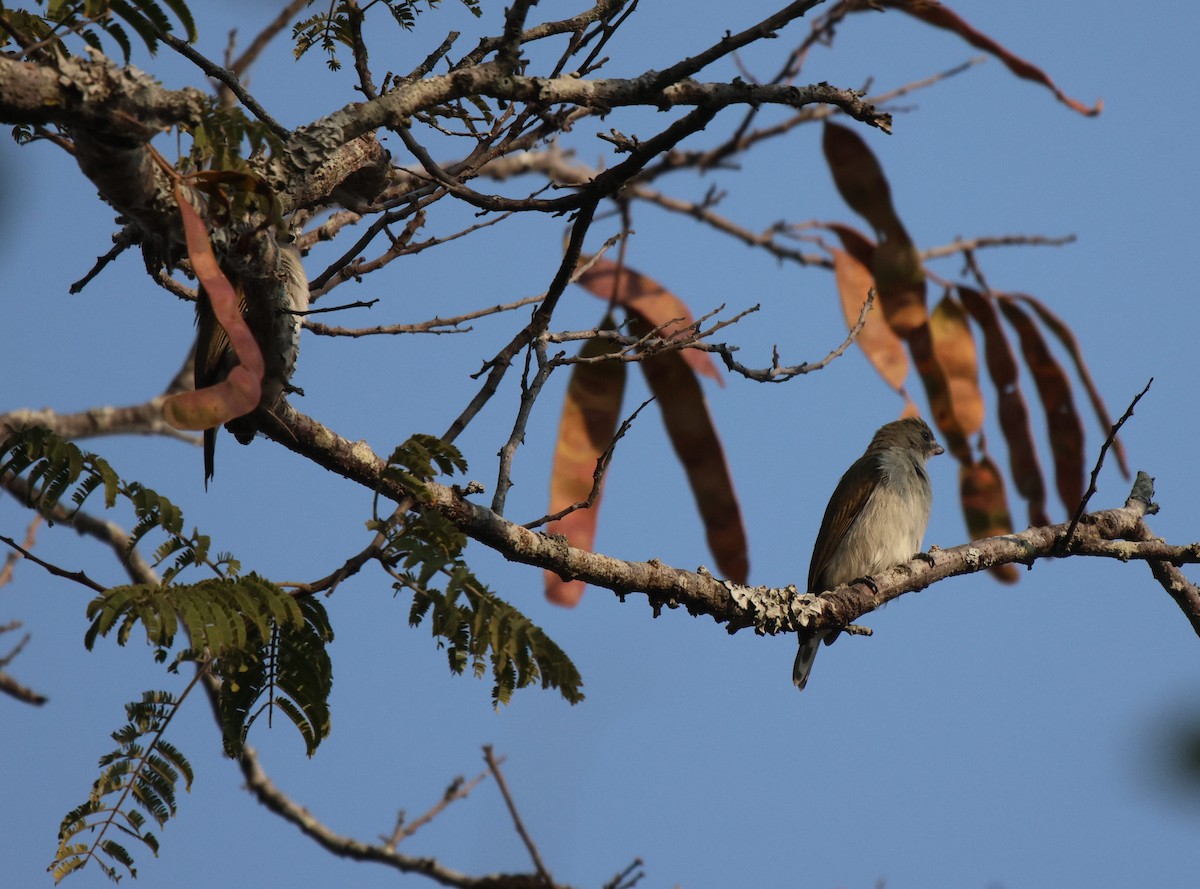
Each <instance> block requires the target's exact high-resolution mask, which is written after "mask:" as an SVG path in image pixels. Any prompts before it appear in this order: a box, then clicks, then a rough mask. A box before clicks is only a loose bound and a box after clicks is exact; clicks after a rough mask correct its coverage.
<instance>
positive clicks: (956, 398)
mask: <svg viewBox="0 0 1200 889" xmlns="http://www.w3.org/2000/svg"><path fill="white" fill-rule="evenodd" d="M929 332H930V337H931V339H932V341H933V351H934V353H935V354H936V355H937V359H938V364H940V365H941V366H942V370H943V371H944V372H945V375H946V383H947V387H948V389H949V394H950V406H951V408H952V409H953V411H954V416H955V418H956V419H957V420H958V428H959V429H961V430H962V432H963V434H964V435H974V434H975V433H976V432H978V431H979V430H980V429H982V428H983V418H984V416H985V415H986V413H987V411H986V409H985V408H984V404H983V392H982V391H981V390H980V388H979V356H978V355H977V354H976V351H975V338H974V337H973V336H971V327H970V325H969V324H968V323H967V313H966V312H965V311H964V310H963V307H962V305H961V304H960V303H959V302H958V301H957V300H956V299H954V298H953V297H951V296H949V295H947V296H945V297H943V299H942V301H941V302H939V303H938V304H937V307H936V308H934V310H933V315H932V316H931V317H930V319H929Z"/></svg>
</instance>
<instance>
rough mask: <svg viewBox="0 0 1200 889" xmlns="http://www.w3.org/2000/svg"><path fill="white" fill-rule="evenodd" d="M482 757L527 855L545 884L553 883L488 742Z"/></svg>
mask: <svg viewBox="0 0 1200 889" xmlns="http://www.w3.org/2000/svg"><path fill="white" fill-rule="evenodd" d="M483 758H484V760H486V761H487V765H488V770H489V771H490V772H491V773H492V777H493V778H495V779H496V786H497V787H499V788H500V793H501V794H502V795H503V796H504V804H505V805H506V806H508V814H509V815H510V816H512V820H513V827H514V828H516V831H517V834H518V835H519V836H520V837H521V842H523V843H524V844H525V848H526V849H528V850H529V857H530V858H531V859H533V866H534V867H535V868H536V869H537V872H538V875H539V876H540V877H541V878H542V880H544V881H545V883H546V884H547V885H553V884H554V880H553V879H552V878H551V876H550V872H549V871H548V870H546V865H545V863H544V862H543V861H542V856H541V855H540V854H539V853H538V850H537V846H536V845H534V842H533V839H532V838H531V837H530V836H529V831H527V830H526V829H525V824H524V823H523V822H522V821H521V813H520V812H518V811H517V804H516V803H515V802H513V798H512V794H511V793H509V791H508V782H507V781H505V780H504V773H503V772H501V771H500V763H498V762H497V761H496V757H495V756H494V755H493V754H492V747H491V745H490V744H485V745H484V747H483Z"/></svg>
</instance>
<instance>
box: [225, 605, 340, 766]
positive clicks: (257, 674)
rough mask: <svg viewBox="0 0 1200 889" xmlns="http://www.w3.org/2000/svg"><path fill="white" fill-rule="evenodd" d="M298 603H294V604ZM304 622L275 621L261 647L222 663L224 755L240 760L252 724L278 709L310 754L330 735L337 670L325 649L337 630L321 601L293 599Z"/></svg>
mask: <svg viewBox="0 0 1200 889" xmlns="http://www.w3.org/2000/svg"><path fill="white" fill-rule="evenodd" d="M293 601H295V600H293ZM295 604H296V605H297V606H298V608H299V611H300V619H299V620H297V621H291V622H288V623H279V622H277V623H275V624H274V626H272V628H271V632H270V633H269V634H265V635H263V636H262V637H260V639H259V640H258V644H257V645H254V646H247V647H244V648H241V649H238V650H237V651H235V652H232V653H231V654H229V655H227V656H226V657H225V658H224V659H223V660H222V661H221V662H220V664H219V669H220V674H221V699H220V713H221V729H222V732H223V735H224V743H225V752H226V753H227V754H228V755H229V756H240V755H241V752H242V748H243V746H244V745H245V743H246V735H247V734H248V733H249V731H250V726H252V725H253V724H254V721H255V720H256V719H258V717H259V716H261V715H262V714H263V713H264V712H265V713H267V714H268V715H267V719H268V722H269V721H270V714H271V713H272V712H274V710H275V709H278V710H280V711H281V712H282V713H283V714H284V715H285V716H286V717H287V718H288V719H290V720H291V721H292V723H293V724H294V725H295V726H296V728H297V729H298V730H299V732H300V735H301V737H303V738H304V744H305V747H306V748H307V751H308V755H309V756H312V755H313V753H315V752H316V749H317V745H319V744H320V743H321V741H322V740H323V739H324V738H325V737H326V736H327V735H328V734H329V727H330V719H329V693H330V691H332V688H333V669H332V665H331V663H330V660H329V652H328V651H327V650H326V645H328V643H330V642H331V641H333V629H332V628H331V627H330V626H329V617H328V615H327V614H326V613H325V608H324V607H323V606H322V605H321V603H320V601H319V600H317V599H316V598H314V597H312V596H308V597H305V598H303V599H300V600H298V601H295Z"/></svg>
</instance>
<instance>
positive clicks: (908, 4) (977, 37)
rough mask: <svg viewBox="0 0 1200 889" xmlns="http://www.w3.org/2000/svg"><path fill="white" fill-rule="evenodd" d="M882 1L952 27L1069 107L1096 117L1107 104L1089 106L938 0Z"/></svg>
mask: <svg viewBox="0 0 1200 889" xmlns="http://www.w3.org/2000/svg"><path fill="white" fill-rule="evenodd" d="M882 2H883V4H884V5H885V6H890V7H892V8H893V9H899V10H901V11H902V12H906V13H908V14H909V15H911V16H914V17H915V18H918V19H920V20H921V21H923V22H925V23H926V24H928V25H933V26H934V27H937V28H944V29H945V30H947V31H951V32H953V33H955V34H957V35H958V36H959V37H961V38H962V39H963V40H965V41H967V43H969V44H971V45H972V46H974V47H976V48H978V49H982V50H983V51H984V52H987V53H991V54H992V55H994V56H995V57H996V58H998V59H999V60H1000V61H1001V62H1003V63H1004V64H1005V65H1006V66H1007V67H1008V70H1009V71H1011V72H1012V73H1013V74H1015V75H1017V76H1018V77H1021V78H1024V79H1025V80H1032V81H1034V82H1035V83H1040V84H1041V85H1042V86H1044V87H1046V88H1047V89H1049V90H1051V91H1052V92H1053V93H1054V95H1055V97H1056V98H1057V99H1058V101H1060V102H1062V103H1063V104H1064V105H1066V106H1067V107H1068V108H1070V109H1072V110H1074V111H1078V112H1079V113H1080V114H1086V115H1088V116H1089V117H1092V116H1094V115H1097V114H1099V113H1100V112H1101V111H1102V110H1103V108H1104V102H1102V101H1097V102H1096V104H1095V106H1094V107H1092V108H1089V107H1088V106H1087V105H1084V104H1083V103H1082V102H1080V101H1078V100H1077V99H1072V98H1071V97H1070V96H1068V95H1067V94H1066V93H1064V92H1063V91H1062V90H1060V89H1059V88H1058V86H1057V85H1056V84H1055V83H1054V81H1053V80H1051V79H1050V77H1049V76H1048V75H1047V74H1046V72H1044V71H1043V70H1042V69H1041V68H1039V67H1037V66H1036V65H1034V64H1033V63H1032V62H1027V61H1025V59H1022V58H1021V57H1020V56H1016V55H1013V54H1012V53H1011V52H1009V51H1008V50H1007V49H1005V48H1004V47H1003V46H1001V45H1000V44H999V43H997V42H996V41H995V40H993V39H992V38H991V37H988V36H987V35H986V34H983V33H981V32H979V31H976V30H975V29H974V28H972V27H971V26H970V25H968V24H967V23H966V22H965V21H963V20H962V19H961V18H959V16H958V14H957V13H955V12H954V11H953V10H951V9H948V8H947V7H945V6H943V5H942V4H941V3H937V2H934V0H882Z"/></svg>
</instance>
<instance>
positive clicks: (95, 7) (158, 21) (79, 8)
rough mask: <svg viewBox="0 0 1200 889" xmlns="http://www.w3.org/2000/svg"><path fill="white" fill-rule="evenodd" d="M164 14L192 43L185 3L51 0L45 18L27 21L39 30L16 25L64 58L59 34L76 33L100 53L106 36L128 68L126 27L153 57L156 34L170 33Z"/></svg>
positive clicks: (169, 0)
mask: <svg viewBox="0 0 1200 889" xmlns="http://www.w3.org/2000/svg"><path fill="white" fill-rule="evenodd" d="M164 7H165V9H164ZM166 10H170V11H171V12H173V13H175V16H176V18H178V19H179V23H180V24H181V25H182V26H183V31H184V37H185V39H186V40H187V41H189V42H194V41H195V39H196V22H195V20H194V19H193V18H192V14H191V10H189V9H188V6H187V3H186V2H185V0H161V2H159V0H50V2H49V3H48V4H47V9H46V15H45V16H44V17H43V16H38V17H36V19H35V17H34V16H32V15H29V16H28V17H27V18H28V19H30V20H36V21H37V22H38V24H39V25H40V27H36V26H34V24H33V21H29V22H28V23H26V22H24V21H22V20H18V25H24V30H23V31H22V33H24V34H25V35H26V36H39V35H40V36H41V39H49V43H50V47H51V48H52V49H53V50H54V51H55V52H58V53H61V54H63V55H66V54H67V48H66V46H65V45H64V44H63V42H62V39H61V38H60V37H59V36H58V35H59V34H69V33H71V32H78V33H79V35H80V37H82V38H83V41H84V42H85V43H86V44H87V45H88V46H90V47H93V48H94V49H98V50H103V46H102V45H101V40H100V35H101V34H104V35H107V36H108V37H110V38H112V39H113V40H114V41H116V43H117V46H119V47H120V48H121V53H122V55H123V56H124V59H125V63H126V64H128V63H129V57H130V54H131V53H132V51H133V44H132V41H131V40H130V39H129V34H128V32H127V31H126V29H125V27H126V26H128V28H129V29H130V30H132V31H133V32H134V33H135V34H137V35H138V37H140V38H141V40H142V42H143V43H145V45H146V48H147V49H148V50H149V51H150V54H151V55H153V54H154V53H156V52H157V51H158V42H159V34H161V33H164V32H168V31H171V30H173V29H172V27H171V19H170V18H169V17H168V15H167V12H166ZM122 22H124V25H122V24H121V23H122ZM43 31H44V33H43Z"/></svg>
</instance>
